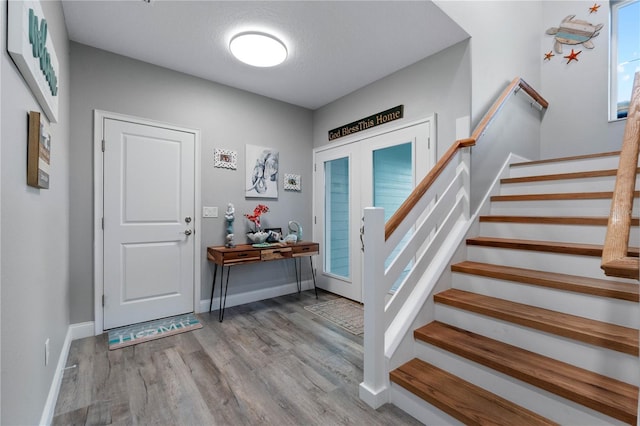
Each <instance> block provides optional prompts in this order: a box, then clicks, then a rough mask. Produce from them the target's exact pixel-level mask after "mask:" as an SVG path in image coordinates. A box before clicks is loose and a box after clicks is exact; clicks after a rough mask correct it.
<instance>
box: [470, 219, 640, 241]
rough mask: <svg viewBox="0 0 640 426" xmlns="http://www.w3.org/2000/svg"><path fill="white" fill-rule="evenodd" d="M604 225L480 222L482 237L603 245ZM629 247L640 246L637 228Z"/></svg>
mask: <svg viewBox="0 0 640 426" xmlns="http://www.w3.org/2000/svg"><path fill="white" fill-rule="evenodd" d="M606 234H607V227H606V225H567V224H546V223H545V224H540V223H512V222H481V223H480V233H479V235H482V236H483V237H498V238H516V239H525V240H538V241H557V242H568V243H581V244H604V240H605V236H606ZM629 245H631V246H632V247H638V245H640V232H638V227H637V226H634V227H632V228H631V232H630V234H629Z"/></svg>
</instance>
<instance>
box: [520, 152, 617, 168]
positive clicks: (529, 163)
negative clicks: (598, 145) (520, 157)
mask: <svg viewBox="0 0 640 426" xmlns="http://www.w3.org/2000/svg"><path fill="white" fill-rule="evenodd" d="M616 155H620V151H612V152H602V153H598V154H586V155H574V156H571V157H560V158H548V159H544V160H534V161H524V162H521V163H513V164H511V165H510V167H519V166H532V165H535V164H547V163H560V162H563V161H573V160H585V159H588V158H600V157H612V156H616Z"/></svg>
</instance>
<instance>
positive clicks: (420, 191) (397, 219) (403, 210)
mask: <svg viewBox="0 0 640 426" xmlns="http://www.w3.org/2000/svg"><path fill="white" fill-rule="evenodd" d="M475 144H476V141H475V139H471V138H469V139H460V140H457V141H455V143H454V144H453V145H451V147H450V148H449V150H447V152H446V153H445V154H444V155H443V156H442V157H441V158H440V160H438V162H437V163H436V165H435V166H433V168H432V169H431V170H429V173H427V175H426V176H425V177H424V179H422V180H421V181H420V183H419V184H418V185H416V187H415V188H414V189H413V191H412V192H411V194H409V196H408V197H407V199H406V200H404V203H402V204H401V205H400V207H398V210H396V212H395V213H394V214H393V215H392V216H391V217H390V218H389V220H388V221H387V223H385V225H384V239H385V241H386V240H388V239H389V237H390V236H391V234H393V231H395V230H396V228H397V227H398V226H400V223H402V221H403V220H404V218H405V217H406V216H407V215H408V214H409V212H410V211H411V210H413V208H414V207H415V205H416V204H418V201H420V199H421V198H422V196H423V195H424V194H425V193H426V192H427V190H428V189H429V187H430V186H431V185H432V184H433V182H435V181H436V179H437V178H438V176H440V174H441V173H442V171H443V170H444V169H445V168H446V167H447V165H448V164H449V162H450V161H451V160H452V159H453V157H454V156H455V154H456V152H457V151H458V149H460V148H464V147H466V146H473V145H475Z"/></svg>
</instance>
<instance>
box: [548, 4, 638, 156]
mask: <svg viewBox="0 0 640 426" xmlns="http://www.w3.org/2000/svg"><path fill="white" fill-rule="evenodd" d="M593 4H594V3H593V2H592V1H553V2H542V11H543V14H542V20H541V23H540V25H539V31H538V33H539V35H540V44H541V49H540V52H541V53H540V57H542V55H543V53H544V52H548V51H550V50H552V49H553V36H550V35H546V34H545V33H544V32H545V31H546V29H547V28H550V27H558V26H559V25H560V22H561V21H562V20H563V19H564V18H565V17H566V16H568V15H575V16H576V17H575V19H579V20H585V21H587V22H590V23H593V24H604V26H603V27H602V29H601V30H600V35H598V36H597V37H595V38H593V40H592V41H593V44H594V45H595V47H594V48H593V49H586V48H584V47H583V46H581V45H578V46H563V51H564V52H563V53H562V54H558V53H556V52H555V51H554V52H553V53H554V54H555V56H554V57H553V58H551V60H550V61H541V65H540V67H541V75H542V90H543V92H544V96H545V97H546V99H547V100H548V101H549V103H550V107H549V111H548V113H547V114H546V116H545V118H544V122H543V125H542V144H541V156H542V158H551V157H559V156H568V155H579V154H591V153H597V152H606V151H616V150H619V149H620V147H621V145H622V134H623V132H624V124H625V122H626V120H620V121H616V122H612V123H609V121H608V114H609V113H608V106H609V38H610V37H609V31H610V27H609V2H608V1H602V2H598V4H600V5H601V6H600V9H599V10H598V12H597V13H593V14H590V13H589V7H591V6H592V5H593ZM572 47H573V48H574V50H576V51H578V50H581V51H582V53H580V55H579V56H578V62H575V61H572V62H571V63H570V64H567V60H566V59H564V58H563V56H565V55H568V54H569V52H571V48H572Z"/></svg>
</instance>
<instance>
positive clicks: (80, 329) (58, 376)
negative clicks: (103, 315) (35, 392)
mask: <svg viewBox="0 0 640 426" xmlns="http://www.w3.org/2000/svg"><path fill="white" fill-rule="evenodd" d="M93 335H94V323H93V321H88V322H82V323H78V324H71V325H69V328H68V329H67V334H66V336H65V338H64V343H63V344H62V349H61V350H60V357H59V358H58V364H57V365H56V370H55V374H54V375H53V380H52V381H51V387H50V388H49V394H48V395H47V401H46V402H45V405H44V409H43V410H42V416H41V417H40V425H44V426H48V425H50V424H51V422H52V420H53V413H54V411H55V409H56V402H57V401H58V394H59V392H60V386H61V385H62V376H63V373H64V369H65V366H66V365H67V358H68V357H69V349H70V348H71V342H72V341H74V340H77V339H83V338H85V337H91V336H93Z"/></svg>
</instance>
